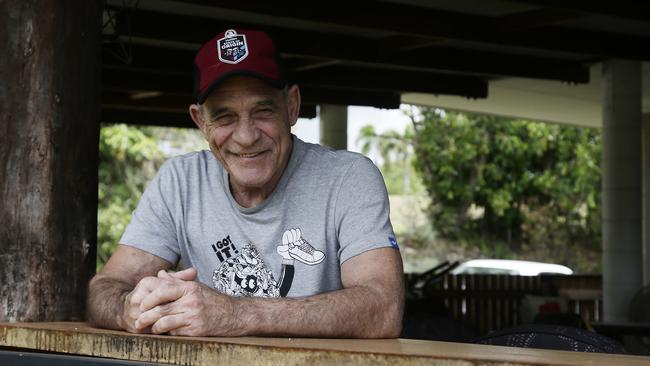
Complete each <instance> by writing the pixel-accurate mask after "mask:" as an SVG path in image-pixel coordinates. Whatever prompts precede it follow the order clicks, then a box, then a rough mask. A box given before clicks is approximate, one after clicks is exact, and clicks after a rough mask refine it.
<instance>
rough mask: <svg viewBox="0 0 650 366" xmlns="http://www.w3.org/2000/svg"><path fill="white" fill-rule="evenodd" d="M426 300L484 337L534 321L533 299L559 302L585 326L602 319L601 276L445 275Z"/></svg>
mask: <svg viewBox="0 0 650 366" xmlns="http://www.w3.org/2000/svg"><path fill="white" fill-rule="evenodd" d="M423 296H425V297H427V298H433V299H439V300H441V301H443V302H444V304H445V306H446V307H447V309H448V310H449V312H450V313H451V315H452V316H453V317H454V318H455V319H456V320H459V321H461V322H463V323H465V324H466V325H468V326H470V327H472V328H474V329H476V330H477V331H478V332H479V333H481V334H486V333H488V332H490V331H493V330H499V329H503V328H510V327H514V326H517V325H520V324H522V323H524V322H525V321H526V320H528V321H530V320H531V319H530V317H532V315H531V314H528V315H530V317H528V318H527V317H526V315H527V314H526V312H527V311H528V312H532V313H536V312H537V311H538V310H539V309H538V308H532V309H530V305H529V306H527V305H526V304H530V303H531V302H532V300H535V297H537V300H538V301H539V300H540V298H541V297H546V298H547V299H542V300H546V301H550V302H553V301H557V303H560V304H561V305H562V310H563V311H565V312H569V313H574V314H578V315H580V316H581V317H582V319H583V320H584V321H585V322H586V323H589V322H593V321H599V320H600V319H602V291H601V277H600V276H598V275H581V276H554V275H544V276H508V275H445V276H443V277H441V278H439V279H438V280H437V281H434V282H433V283H430V284H429V285H428V286H427V287H426V288H424V289H423Z"/></svg>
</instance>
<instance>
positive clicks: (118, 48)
mask: <svg viewBox="0 0 650 366" xmlns="http://www.w3.org/2000/svg"><path fill="white" fill-rule="evenodd" d="M229 28H252V29H261V30H264V31H266V32H268V33H269V34H271V36H272V37H273V38H274V39H275V41H276V43H277V46H278V48H279V49H280V51H281V57H282V59H283V61H284V63H285V67H286V70H287V73H288V77H289V79H290V81H293V82H296V83H298V84H299V85H300V86H301V90H302V94H303V104H304V106H303V108H302V110H301V115H302V116H303V117H314V116H315V115H316V106H317V105H318V104H324V103H327V104H346V105H363V106H374V107H379V108H397V107H398V106H399V104H400V101H401V99H400V95H401V94H402V93H428V94H435V95H456V96H463V97H466V98H471V99H475V98H476V99H480V98H486V97H488V96H489V93H490V91H489V87H488V86H489V83H490V82H491V81H494V80H498V79H503V78H512V77H516V78H526V79H537V80H552V81H558V82H563V83H570V84H582V83H588V82H589V77H590V73H589V67H590V65H592V64H594V63H598V62H601V61H603V60H605V59H610V58H623V59H633V60H641V61H650V3H648V2H644V1H623V2H601V1H590V0H575V1H563V0H522V1H505V0H383V1H380V0H358V1H356V0H352V1H340V0H332V1H323V2H320V1H313V2H309V1H302V2H288V1H258V0H247V1H233V0H230V1H220V0H215V1H212V0H194V1H192V0H107V1H106V8H105V11H104V29H103V46H102V47H103V54H102V77H103V89H102V121H106V122H127V123H134V121H137V122H136V123H139V124H157V125H167V126H192V125H193V124H192V122H191V121H190V119H189V116H188V114H187V106H188V105H189V104H190V103H192V102H193V99H194V98H193V96H192V87H193V76H192V67H193V66H192V65H193V58H194V54H195V52H196V50H198V48H199V47H200V45H201V44H202V43H204V42H206V41H207V40H209V39H210V38H212V37H213V36H215V35H216V34H217V33H219V32H221V31H223V30H225V29H229Z"/></svg>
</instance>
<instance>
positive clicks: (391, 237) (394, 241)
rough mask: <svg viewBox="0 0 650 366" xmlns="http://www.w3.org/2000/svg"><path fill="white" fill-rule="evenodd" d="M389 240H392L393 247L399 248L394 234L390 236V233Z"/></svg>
mask: <svg viewBox="0 0 650 366" xmlns="http://www.w3.org/2000/svg"><path fill="white" fill-rule="evenodd" d="M388 241H389V242H390V246H391V247H393V248H395V249H399V245H397V239H395V237H394V236H390V235H389V236H388Z"/></svg>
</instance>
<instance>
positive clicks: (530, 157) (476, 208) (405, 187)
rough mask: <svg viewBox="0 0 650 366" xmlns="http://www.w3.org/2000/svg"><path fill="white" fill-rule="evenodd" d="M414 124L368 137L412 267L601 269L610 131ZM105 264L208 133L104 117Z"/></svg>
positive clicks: (449, 116) (419, 116)
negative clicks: (168, 172)
mask: <svg viewBox="0 0 650 366" xmlns="http://www.w3.org/2000/svg"><path fill="white" fill-rule="evenodd" d="M405 113H407V115H408V116H409V117H410V119H411V121H412V123H411V125H409V126H408V127H407V128H406V129H405V130H404V131H383V132H381V133H379V132H377V131H375V129H374V128H373V126H372V125H367V126H365V127H363V128H362V130H361V131H360V133H359V139H358V144H359V148H360V149H361V150H362V152H364V153H365V154H368V155H371V156H374V157H375V159H374V160H375V162H376V164H377V165H378V166H379V167H380V169H381V171H382V174H383V175H384V179H385V180H386V185H387V188H388V191H389V194H390V199H391V207H392V214H391V217H392V220H393V224H394V227H395V230H396V234H397V236H398V241H399V242H400V246H401V247H402V254H403V256H404V259H405V263H406V266H405V268H406V270H407V271H423V270H426V269H428V268H430V267H432V266H433V265H435V264H436V263H439V262H441V261H444V260H460V259H465V258H477V257H486V258H512V259H514V258H517V259H529V260H540V261H547V262H555V263H561V264H565V265H568V266H569V267H571V268H573V269H574V270H576V271H577V272H582V273H596V272H600V265H601V261H600V250H601V249H600V248H601V222H600V220H601V213H600V210H601V207H600V149H601V135H600V131H598V130H595V129H586V128H577V127H570V126H562V125H555V124H548V123H540V122H533V121H525V120H512V119H507V118H502V117H494V116H485V115H470V114H463V113H455V112H446V111H443V110H440V109H430V108H415V107H409V108H408V109H406V110H405ZM100 140H101V141H100V169H99V181H100V183H99V213H98V215H99V225H98V261H97V263H98V264H97V265H98V268H99V267H101V266H102V265H103V263H104V262H105V261H106V260H107V259H108V257H109V256H110V255H111V254H112V252H113V251H114V250H115V248H116V245H117V242H118V241H119V238H120V236H121V234H122V232H123V231H124V229H125V228H126V225H127V224H128V222H129V219H130V216H131V212H132V211H133V210H134V209H135V207H136V205H137V203H138V199H139V197H140V195H141V194H142V191H143V190H144V188H145V186H146V184H147V182H148V181H149V180H150V179H151V178H153V176H154V174H155V172H156V171H157V169H158V167H159V166H160V165H161V164H162V162H163V161H164V160H166V159H167V158H169V157H171V156H173V155H177V154H179V153H183V152H187V151H192V150H197V149H203V148H206V144H205V142H204V141H203V139H202V137H201V135H200V133H199V131H197V130H184V129H168V128H155V127H128V126H125V125H106V126H104V127H103V128H102V132H101V138H100Z"/></svg>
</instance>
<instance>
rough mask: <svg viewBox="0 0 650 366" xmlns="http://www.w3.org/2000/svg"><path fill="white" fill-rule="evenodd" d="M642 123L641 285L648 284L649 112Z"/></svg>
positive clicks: (649, 216) (649, 207)
mask: <svg viewBox="0 0 650 366" xmlns="http://www.w3.org/2000/svg"><path fill="white" fill-rule="evenodd" d="M642 121H643V122H642V123H643V135H642V136H643V140H642V142H641V145H642V147H643V222H642V225H643V250H642V251H643V264H642V266H643V286H650V113H646V114H644V115H643V117H642Z"/></svg>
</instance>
